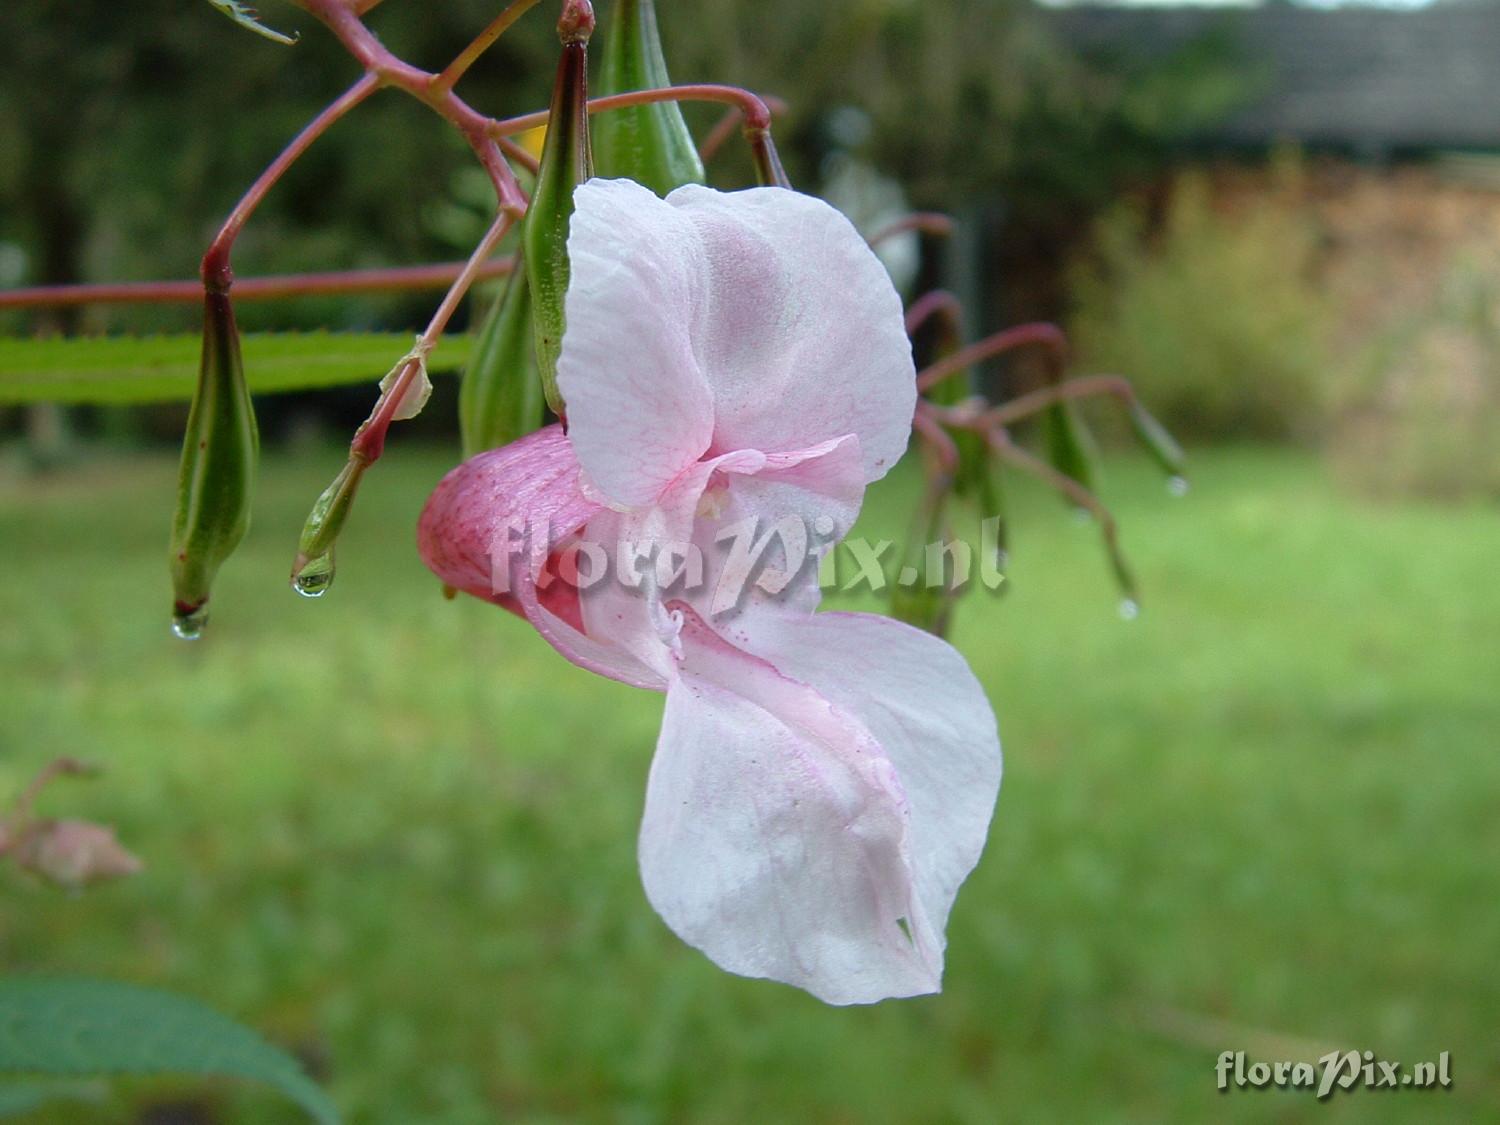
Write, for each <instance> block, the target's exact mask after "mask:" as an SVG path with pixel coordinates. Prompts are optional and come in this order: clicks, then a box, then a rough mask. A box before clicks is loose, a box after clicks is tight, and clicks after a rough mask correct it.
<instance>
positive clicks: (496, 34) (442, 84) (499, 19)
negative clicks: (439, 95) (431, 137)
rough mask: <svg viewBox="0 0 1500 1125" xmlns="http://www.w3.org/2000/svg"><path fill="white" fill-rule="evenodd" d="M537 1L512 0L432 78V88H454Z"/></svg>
mask: <svg viewBox="0 0 1500 1125" xmlns="http://www.w3.org/2000/svg"><path fill="white" fill-rule="evenodd" d="M536 3H537V0H512V3H511V4H510V6H509V7H508V8H506V9H505V10H504V11H503V12H501V13H500V14H499V15H498V16H496V17H495V18H494V19H493V20H491V21H490V24H489V26H488V27H486V28H485V29H484V30H483V31H481V32H480V33H479V34H478V35H476V36H475V37H474V41H473V42H472V43H470V44H469V45H468V46H467V47H465V48H464V49H463V50H462V51H460V52H459V53H458V56H457V57H456V58H455V59H454V60H453V61H452V62H451V63H449V64H448V65H447V66H446V67H444V68H443V72H442V73H441V74H439V75H438V76H437V77H436V78H434V79H433V80H432V88H433V89H434V90H437V91H442V90H451V89H453V87H454V86H456V85H457V84H458V80H459V79H460V78H462V77H463V76H464V74H465V73H466V72H467V71H468V69H469V67H471V66H473V65H474V63H475V62H477V61H478V59H479V56H480V55H482V54H484V53H485V52H486V51H488V50H489V49H490V48H491V47H492V46H494V43H495V40H497V39H499V38H500V36H502V35H503V34H505V32H506V30H507V29H509V27H510V25H511V24H513V23H515V22H516V21H517V20H518V19H520V18H521V17H522V16H524V15H525V14H526V13H527V12H528V11H530V10H531V9H532V8H533V7H535V6H536Z"/></svg>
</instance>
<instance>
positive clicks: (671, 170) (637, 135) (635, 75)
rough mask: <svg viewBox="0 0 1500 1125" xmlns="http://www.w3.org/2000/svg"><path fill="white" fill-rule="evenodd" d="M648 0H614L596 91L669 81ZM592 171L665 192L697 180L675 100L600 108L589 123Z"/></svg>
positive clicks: (699, 174) (693, 152)
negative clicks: (595, 120)
mask: <svg viewBox="0 0 1500 1125" xmlns="http://www.w3.org/2000/svg"><path fill="white" fill-rule="evenodd" d="M671 84H672V79H671V78H670V77H668V75H667V63H666V59H665V58H664V57H663V55H662V49H661V36H660V33H659V32H658V30H657V26H656V5H655V3H654V2H653V0H616V3H615V6H614V12H613V15H612V18H611V23H610V25H609V35H608V37H607V39H606V40H605V44H604V69H603V72H602V73H601V75H600V78H599V85H600V91H599V92H600V93H601V94H624V93H628V92H630V91H632V90H654V89H658V88H660V87H663V86H670V85H671ZM594 157H595V167H596V169H597V171H598V174H599V175H601V176H606V177H610V178H615V177H620V176H624V177H628V178H629V179H632V180H635V181H636V182H638V183H642V184H645V185H646V186H647V187H648V188H650V189H651V190H652V191H654V192H656V194H657V195H663V196H664V195H666V194H667V193H668V192H670V191H671V190H672V189H673V188H679V187H681V186H682V185H683V184H701V183H702V182H703V161H702V160H701V159H699V157H698V147H697V146H696V145H695V144H693V135H692V134H691V133H689V132H688V127H687V122H686V121H684V120H683V118H682V109H681V107H679V106H678V104H677V103H676V102H657V103H655V104H653V105H642V106H632V107H630V108H629V109H616V110H611V111H610V112H608V113H605V114H601V115H600V117H599V121H598V124H596V125H595V126H594Z"/></svg>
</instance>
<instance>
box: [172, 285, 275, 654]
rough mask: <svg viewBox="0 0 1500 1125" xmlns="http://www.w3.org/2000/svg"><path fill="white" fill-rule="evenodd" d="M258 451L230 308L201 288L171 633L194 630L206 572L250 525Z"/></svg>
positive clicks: (190, 634)
mask: <svg viewBox="0 0 1500 1125" xmlns="http://www.w3.org/2000/svg"><path fill="white" fill-rule="evenodd" d="M259 455H260V440H259V436H258V434H257V431H256V426H255V409H254V407H253V406H252V405H251V403H250V391H249V388H248V387H247V386H246V384H245V369H244V363H243V361H242V360H241V358H240V336H239V330H238V329H237V328H236V327H235V323H234V308H233V306H232V305H231V304H230V302H229V294H228V293H227V292H209V293H207V294H205V296H204V306H203V355H202V359H201V361H200V363H199V368H198V388H197V391H196V392H195V393H194V395H193V405H192V409H191V410H190V411H189V413H188V422H187V432H186V434H185V435H184V437H183V442H182V462H181V466H180V468H179V470H178V475H177V509H176V512H175V513H174V515H173V518H172V543H171V555H170V564H171V571H172V599H173V600H172V628H173V631H174V632H176V633H177V635H178V636H179V637H183V638H185V639H188V640H192V639H195V638H196V637H198V635H199V634H200V633H202V631H203V627H204V625H205V624H207V621H208V598H209V592H210V589H211V587H212V585H213V580H214V576H215V575H216V574H217V573H218V570H219V567H220V566H221V565H223V563H224V560H225V559H227V558H228V557H229V556H230V555H231V554H233V553H234V549H235V548H236V547H237V546H239V542H240V540H241V539H243V538H244V536H245V532H246V531H247V530H248V529H249V527H250V504H251V497H252V495H253V493H254V489H255V469H256V463H257V461H258V459H259Z"/></svg>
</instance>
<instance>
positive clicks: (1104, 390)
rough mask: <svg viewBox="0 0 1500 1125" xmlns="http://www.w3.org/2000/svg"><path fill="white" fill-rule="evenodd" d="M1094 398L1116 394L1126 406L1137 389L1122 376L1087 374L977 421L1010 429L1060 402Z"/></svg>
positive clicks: (993, 410) (1026, 396) (1013, 402)
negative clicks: (1022, 420)
mask: <svg viewBox="0 0 1500 1125" xmlns="http://www.w3.org/2000/svg"><path fill="white" fill-rule="evenodd" d="M1094 395H1113V396H1114V397H1115V398H1117V399H1119V400H1120V401H1121V402H1123V403H1124V404H1125V405H1126V406H1129V405H1131V404H1132V403H1133V402H1135V388H1134V387H1132V386H1131V385H1130V380H1128V379H1125V378H1123V377H1121V376H1119V375H1085V376H1083V377H1082V378H1079V379H1069V380H1067V381H1066V382H1064V383H1058V384H1056V385H1055V386H1051V387H1039V388H1038V389H1037V390H1034V391H1030V392H1028V393H1027V394H1024V395H1021V396H1019V397H1017V398H1013V399H1011V400H1010V401H1009V402H1006V403H1001V404H1000V405H999V406H996V407H992V408H991V409H989V410H986V411H985V412H984V413H983V414H980V415H979V416H978V417H977V419H976V420H975V422H976V424H977V425H978V426H980V427H983V428H986V429H988V428H989V427H992V426H1009V425H1011V424H1012V423H1014V422H1019V421H1020V420H1021V419H1023V418H1029V417H1030V416H1031V415H1033V414H1037V413H1039V412H1040V411H1043V410H1046V409H1047V407H1049V406H1054V405H1056V404H1057V403H1059V402H1067V401H1069V400H1071V399H1079V398H1091V397H1093V396H1094Z"/></svg>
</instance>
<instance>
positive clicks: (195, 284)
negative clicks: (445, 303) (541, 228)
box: [0, 258, 515, 309]
mask: <svg viewBox="0 0 1500 1125" xmlns="http://www.w3.org/2000/svg"><path fill="white" fill-rule="evenodd" d="M465 264H466V263H464V262H435V263H432V264H431V265H423V266H391V267H380V268H377V269H365V270H336V271H328V272H324V273H288V274H272V275H268V276H266V277H242V278H239V279H238V280H236V281H235V283H234V296H235V300H237V301H273V300H278V299H280V298H285V297H305V296H314V295H324V294H329V295H331V294H340V293H378V292H384V291H386V290H400V289H436V288H439V287H441V286H444V285H448V284H451V283H452V282H453V280H454V279H455V278H456V277H458V275H459V274H460V273H462V272H463V269H464V266H465ZM514 268H515V262H514V259H512V258H497V259H496V260H494V261H492V262H486V263H485V264H484V265H483V266H481V267H480V269H479V273H478V275H477V277H476V280H479V279H484V278H491V277H502V276H504V275H505V274H508V273H510V271H511V270H512V269H514ZM202 300H203V283H202V282H201V281H136V282H121V283H118V284H114V283H106V284H102V285H38V286H35V287H33V288H30V289H7V290H0V309H29V308H64V307H68V306H73V305H125V304H176V303H182V304H197V303H198V302H199V301H202Z"/></svg>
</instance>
